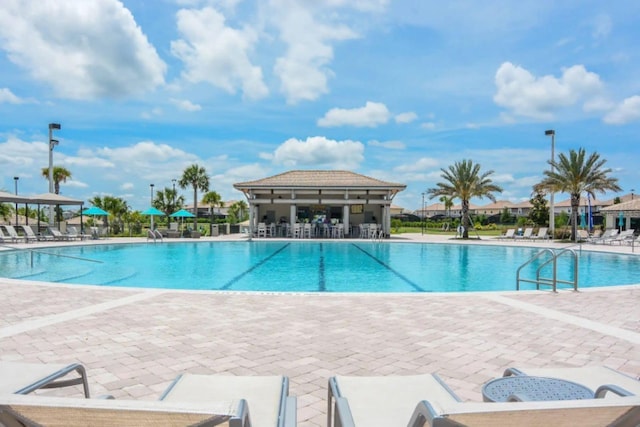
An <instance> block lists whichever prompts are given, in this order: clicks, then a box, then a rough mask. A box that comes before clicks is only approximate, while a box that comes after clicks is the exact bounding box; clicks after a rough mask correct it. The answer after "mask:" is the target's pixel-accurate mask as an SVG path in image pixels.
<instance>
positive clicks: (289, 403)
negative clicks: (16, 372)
mask: <svg viewBox="0 0 640 427" xmlns="http://www.w3.org/2000/svg"><path fill="white" fill-rule="evenodd" d="M241 395H244V396H248V399H247V398H244V397H235V396H241ZM23 420H28V422H27V423H26V425H29V426H31V425H33V424H36V423H38V424H37V425H40V424H39V423H42V424H44V425H64V426H69V427H73V426H77V425H80V426H86V425H100V426H157V425H175V426H186V425H199V426H200V425H201V426H229V427H236V426H237V427H244V426H252V427H260V426H265V427H266V426H269V427H292V426H295V425H296V408H295V398H294V397H291V396H288V380H287V379H286V377H232V376H213V375H184V376H181V377H179V378H178V379H177V380H176V381H174V383H173V384H171V386H170V387H169V389H168V390H167V392H165V394H164V395H163V396H162V398H161V400H160V401H155V402H154V401H132V400H113V399H73V398H56V397H44V396H16V395H0V425H2V423H3V422H4V423H6V424H7V425H9V426H13V425H24V424H21V422H22V421H23Z"/></svg>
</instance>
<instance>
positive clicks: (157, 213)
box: [141, 206, 165, 230]
mask: <svg viewBox="0 0 640 427" xmlns="http://www.w3.org/2000/svg"><path fill="white" fill-rule="evenodd" d="M141 214H142V215H149V216H150V217H151V229H152V230H153V217H154V216H164V215H165V213H164V212H162V211H161V210H160V209H156V208H154V207H153V206H151V207H150V208H148V209H145V210H144V211H142V212H141Z"/></svg>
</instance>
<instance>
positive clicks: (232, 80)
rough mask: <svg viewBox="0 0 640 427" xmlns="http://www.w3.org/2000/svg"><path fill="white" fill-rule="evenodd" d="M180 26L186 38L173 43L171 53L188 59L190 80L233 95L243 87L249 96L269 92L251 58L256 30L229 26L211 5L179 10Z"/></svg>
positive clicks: (186, 69)
mask: <svg viewBox="0 0 640 427" xmlns="http://www.w3.org/2000/svg"><path fill="white" fill-rule="evenodd" d="M177 25H178V31H179V32H180V35H181V36H182V38H181V39H179V40H175V41H172V42H171V52H172V53H173V55H175V56H176V57H177V58H179V59H180V60H181V61H182V62H184V65H185V70H184V71H183V73H182V75H183V77H184V78H185V79H186V80H188V81H189V82H192V83H199V82H206V83H209V84H212V85H213V86H216V87H218V88H220V89H222V90H224V91H226V92H228V93H231V94H234V93H236V91H238V90H242V93H243V96H244V97H245V98H248V99H260V98H263V97H264V96H266V95H267V94H268V92H269V90H268V89H267V86H266V85H265V84H264V82H263V78H262V69H261V68H260V67H258V66H255V65H253V64H252V63H251V61H250V59H249V54H250V53H251V51H252V50H253V49H254V46H255V44H256V41H257V34H256V33H255V31H254V30H252V29H251V28H249V27H245V28H243V29H234V28H231V27H229V26H227V25H226V22H225V17H224V16H223V15H222V14H221V13H220V12H218V11H217V10H215V9H213V8H211V7H205V8H203V9H200V10H193V9H182V10H180V11H178V14H177Z"/></svg>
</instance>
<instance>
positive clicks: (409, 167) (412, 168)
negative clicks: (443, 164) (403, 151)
mask: <svg viewBox="0 0 640 427" xmlns="http://www.w3.org/2000/svg"><path fill="white" fill-rule="evenodd" d="M439 164H440V162H439V161H438V160H437V159H433V158H430V157H421V158H419V159H418V160H417V161H415V162H414V163H410V164H406V165H401V166H398V167H396V168H394V169H393V170H394V171H397V172H400V173H408V172H421V173H424V172H426V171H428V170H429V169H433V168H437V167H438V165H439Z"/></svg>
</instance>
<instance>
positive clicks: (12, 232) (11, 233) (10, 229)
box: [4, 225, 30, 243]
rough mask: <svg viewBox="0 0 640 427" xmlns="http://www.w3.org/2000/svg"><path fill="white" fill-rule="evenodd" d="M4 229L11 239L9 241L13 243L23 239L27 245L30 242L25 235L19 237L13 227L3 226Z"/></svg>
mask: <svg viewBox="0 0 640 427" xmlns="http://www.w3.org/2000/svg"><path fill="white" fill-rule="evenodd" d="M4 229H5V231H6V232H7V234H8V235H9V237H10V238H11V240H13V241H14V242H17V241H18V240H22V239H24V241H25V242H27V243H28V242H29V240H30V239H29V238H28V237H27V236H26V235H24V236H21V235H19V234H18V232H17V231H16V229H15V228H14V227H13V225H5V226H4Z"/></svg>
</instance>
